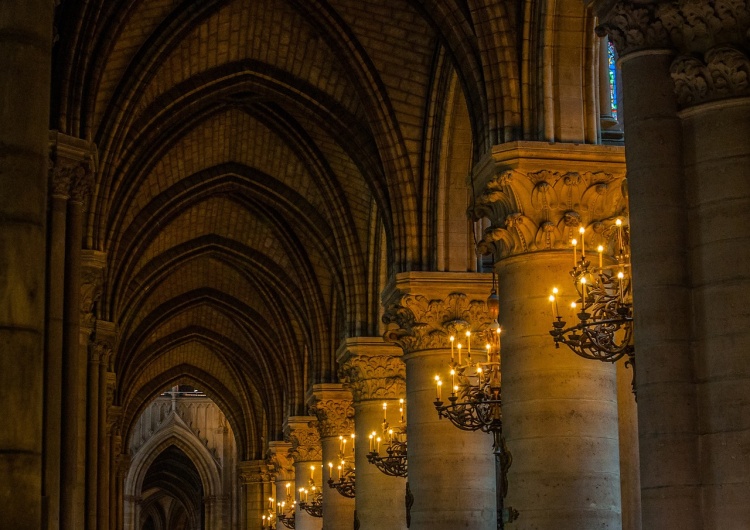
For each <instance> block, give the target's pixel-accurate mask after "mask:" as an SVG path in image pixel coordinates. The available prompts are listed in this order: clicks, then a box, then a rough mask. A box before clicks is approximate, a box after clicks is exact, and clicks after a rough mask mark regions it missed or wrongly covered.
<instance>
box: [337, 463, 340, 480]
mask: <svg viewBox="0 0 750 530" xmlns="http://www.w3.org/2000/svg"><path fill="white" fill-rule="evenodd" d="M337 469H338V470H339V480H341V466H338V468H337Z"/></svg>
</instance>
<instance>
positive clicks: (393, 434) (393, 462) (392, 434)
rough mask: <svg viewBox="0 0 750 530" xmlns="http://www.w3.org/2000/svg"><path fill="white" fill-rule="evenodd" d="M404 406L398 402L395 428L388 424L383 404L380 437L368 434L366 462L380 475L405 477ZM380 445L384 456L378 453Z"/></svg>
mask: <svg viewBox="0 0 750 530" xmlns="http://www.w3.org/2000/svg"><path fill="white" fill-rule="evenodd" d="M405 408H406V404H405V402H404V400H403V398H402V399H400V400H399V412H400V421H399V425H398V426H397V427H396V428H392V427H391V426H390V425H389V423H388V404H387V403H383V424H382V429H381V430H382V435H381V436H378V434H377V432H375V431H373V432H372V434H370V452H369V453H367V461H368V462H369V463H371V464H373V465H374V466H375V467H377V468H378V469H379V470H380V471H381V472H382V473H385V474H386V475H388V476H391V477H406V475H407V468H406V462H407V458H406V421H405V420H406V415H405ZM381 444H382V445H383V446H384V449H385V454H384V455H383V454H381V453H380V446H381Z"/></svg>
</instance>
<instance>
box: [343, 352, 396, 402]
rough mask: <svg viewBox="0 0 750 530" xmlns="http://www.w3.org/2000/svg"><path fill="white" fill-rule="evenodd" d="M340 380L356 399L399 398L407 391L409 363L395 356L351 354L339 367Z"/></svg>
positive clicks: (356, 400)
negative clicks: (407, 368) (407, 365)
mask: <svg viewBox="0 0 750 530" xmlns="http://www.w3.org/2000/svg"><path fill="white" fill-rule="evenodd" d="M339 379H340V380H341V381H343V382H344V384H345V385H346V387H347V388H349V390H351V392H352V397H353V398H354V401H355V402H360V401H367V400H383V399H398V398H401V397H404V395H405V394H406V365H405V364H404V361H402V360H401V359H400V358H399V357H394V356H392V355H352V356H350V357H349V358H348V359H347V360H346V361H345V362H344V363H343V364H342V365H341V367H340V368H339Z"/></svg>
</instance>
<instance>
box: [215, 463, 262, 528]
mask: <svg viewBox="0 0 750 530" xmlns="http://www.w3.org/2000/svg"><path fill="white" fill-rule="evenodd" d="M237 475H238V476H239V477H240V481H241V483H242V487H243V489H244V494H245V497H244V502H243V505H244V510H243V512H244V513H245V525H246V526H245V529H244V530H257V529H258V528H260V526H261V523H262V518H263V516H264V515H266V514H267V513H268V498H269V497H271V496H272V489H271V476H270V475H269V470H268V465H267V464H266V462H265V460H246V461H244V462H240V463H239V464H238V465H237ZM208 520H209V515H208V512H207V513H206V521H208ZM214 530H218V529H216V528H214Z"/></svg>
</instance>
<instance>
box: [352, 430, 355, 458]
mask: <svg viewBox="0 0 750 530" xmlns="http://www.w3.org/2000/svg"><path fill="white" fill-rule="evenodd" d="M355 447H356V445H355V444H354V433H352V456H354V448H355Z"/></svg>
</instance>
